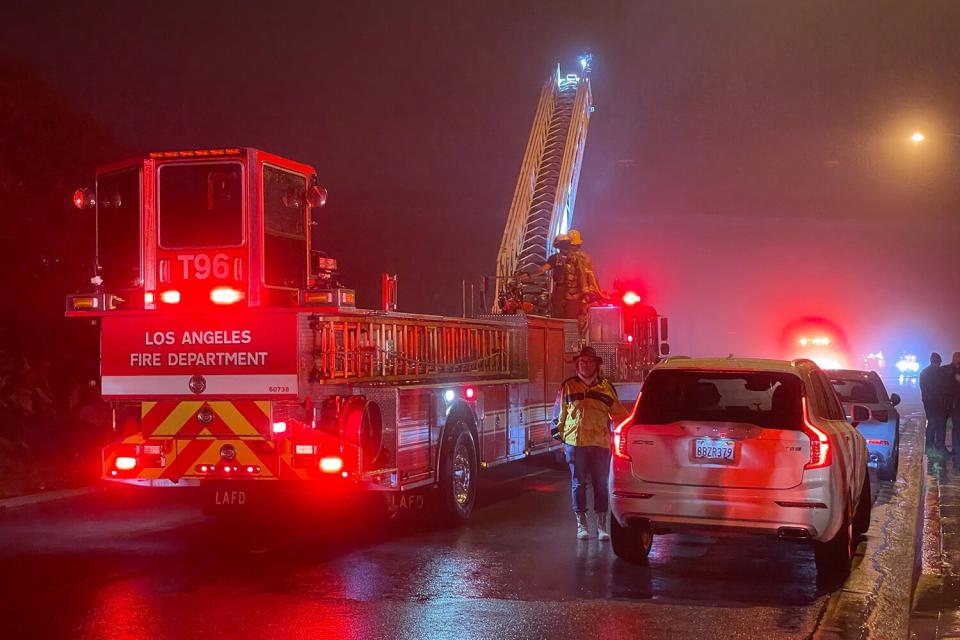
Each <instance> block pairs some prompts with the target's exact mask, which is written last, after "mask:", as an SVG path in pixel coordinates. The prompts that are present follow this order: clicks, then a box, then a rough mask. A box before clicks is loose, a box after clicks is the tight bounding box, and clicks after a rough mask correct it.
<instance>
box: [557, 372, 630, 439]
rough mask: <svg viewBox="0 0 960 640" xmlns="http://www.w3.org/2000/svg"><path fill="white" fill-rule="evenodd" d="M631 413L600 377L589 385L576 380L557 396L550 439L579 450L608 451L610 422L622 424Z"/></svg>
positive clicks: (615, 392) (572, 379) (561, 388)
mask: <svg viewBox="0 0 960 640" xmlns="http://www.w3.org/2000/svg"><path fill="white" fill-rule="evenodd" d="M628 413H629V412H628V411H627V409H626V407H624V406H623V404H621V402H620V399H619V398H618V397H617V390H616V389H614V387H613V385H612V384H610V381H609V380H607V379H606V378H603V377H598V378H597V379H596V381H595V382H594V383H593V384H592V385H587V384H586V383H584V382H583V381H582V380H580V378H579V377H577V376H573V377H572V378H567V379H566V380H564V381H563V384H562V385H560V390H559V391H558V392H557V401H556V402H555V403H554V406H553V416H554V420H553V424H554V426H553V430H552V431H551V435H552V436H553V437H554V438H558V439H559V440H561V441H562V442H564V443H566V444H569V445H573V446H576V447H605V448H609V447H610V421H611V420H614V421H617V422H619V421H620V420H623V419H624V418H626V417H627V414H628Z"/></svg>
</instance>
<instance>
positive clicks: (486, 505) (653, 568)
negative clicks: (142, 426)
mask: <svg viewBox="0 0 960 640" xmlns="http://www.w3.org/2000/svg"><path fill="white" fill-rule="evenodd" d="M497 476H498V477H496V478H488V481H487V482H485V485H487V484H489V485H490V486H484V487H483V488H484V491H483V496H484V498H483V502H482V504H481V505H480V506H479V507H478V510H477V511H476V512H475V515H474V518H473V519H472V520H471V522H470V524H469V525H468V526H466V527H463V528H459V529H449V528H442V527H439V526H435V525H431V524H429V523H428V522H426V521H427V520H429V519H430V518H429V516H428V515H426V514H424V515H422V516H416V515H414V516H413V517H411V518H409V519H408V520H407V521H406V522H401V523H391V522H388V521H385V520H371V519H369V518H362V517H360V516H357V515H347V516H344V515H340V516H336V517H334V518H332V520H333V522H332V524H331V523H330V522H326V523H325V522H324V519H323V518H320V517H316V518H308V517H299V518H297V519H296V520H295V521H289V522H285V523H280V522H276V523H259V524H256V523H233V524H227V525H219V524H215V523H211V522H209V521H207V520H206V519H204V518H203V517H202V516H200V515H199V513H198V510H197V508H196V504H195V502H194V500H195V496H192V495H189V496H188V495H182V494H181V495H176V496H169V495H168V496H167V497H165V498H164V499H163V500H161V501H156V500H151V501H150V502H149V503H148V502H147V501H146V500H142V499H141V498H139V497H137V496H136V495H134V496H129V495H125V496H119V497H118V496H109V495H94V496H89V497H85V498H80V499H75V500H73V501H69V502H63V503H57V504H52V505H48V506H45V507H38V508H34V509H29V510H23V511H17V512H12V513H9V514H7V515H6V516H4V517H3V518H2V519H0V566H2V567H3V568H4V571H3V574H4V575H5V579H4V581H3V585H4V586H3V593H2V596H0V600H2V604H0V637H4V638H21V637H23V638H26V637H39V636H48V637H71V638H73V637H77V638H201V637H203V638H219V637H254V636H256V637H265V638H269V637H282V638H448V637H449V638H458V639H464V638H481V637H482V638H485V639H488V640H492V639H497V638H583V637H596V636H598V635H601V633H602V635H604V636H605V637H625V636H627V635H630V636H637V635H639V634H643V637H647V638H674V637H687V638H707V637H723V638H738V637H764V638H797V637H805V636H807V635H809V634H810V633H811V631H812V630H813V628H814V626H815V624H816V621H817V619H818V617H819V615H820V613H821V610H822V608H823V606H824V604H825V595H826V594H825V591H824V590H823V589H821V588H819V587H818V586H817V581H816V572H815V570H814V567H813V557H812V552H811V551H810V549H809V548H807V547H805V546H802V545H799V544H796V543H786V542H784V543H779V542H776V541H769V542H768V541H760V540H752V539H751V540H746V541H744V540H739V541H737V540H732V539H726V540H724V539H718V538H712V537H692V536H687V537H680V536H665V537H662V538H659V539H658V540H657V541H656V543H655V547H654V551H653V554H652V558H651V560H650V563H649V566H646V567H643V566H633V565H629V564H625V563H623V562H621V561H619V560H618V559H616V558H615V556H614V555H613V553H612V551H611V550H610V545H609V543H600V542H598V541H597V540H596V539H595V538H594V539H591V540H589V541H578V540H576V539H575V537H574V524H573V518H572V516H571V514H570V510H569V497H568V494H567V491H566V487H567V480H566V476H565V475H564V473H563V471H562V470H560V469H558V468H555V467H551V466H550V465H548V464H547V462H546V461H531V462H529V463H526V464H523V465H518V466H515V467H514V468H512V469H510V470H509V472H507V470H506V469H504V470H501V471H499V472H498V473H497ZM601 630H602V631H601ZM611 634H612V635H611Z"/></svg>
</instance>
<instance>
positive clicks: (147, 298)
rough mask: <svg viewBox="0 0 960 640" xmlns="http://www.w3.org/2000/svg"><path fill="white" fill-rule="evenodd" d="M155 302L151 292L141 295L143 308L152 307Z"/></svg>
mask: <svg viewBox="0 0 960 640" xmlns="http://www.w3.org/2000/svg"><path fill="white" fill-rule="evenodd" d="M155 302H156V298H155V296H154V295H153V291H144V293H143V306H144V307H148V308H149V307H152V306H153V305H154V303H155Z"/></svg>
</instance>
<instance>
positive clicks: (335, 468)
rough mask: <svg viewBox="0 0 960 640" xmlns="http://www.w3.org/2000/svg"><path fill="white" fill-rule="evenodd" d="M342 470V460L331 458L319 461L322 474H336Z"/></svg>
mask: <svg viewBox="0 0 960 640" xmlns="http://www.w3.org/2000/svg"><path fill="white" fill-rule="evenodd" d="M342 469H343V459H341V458H338V457H334V456H331V457H329V458H321V459H320V470H321V471H323V472H324V473H338V472H339V471H341V470H342Z"/></svg>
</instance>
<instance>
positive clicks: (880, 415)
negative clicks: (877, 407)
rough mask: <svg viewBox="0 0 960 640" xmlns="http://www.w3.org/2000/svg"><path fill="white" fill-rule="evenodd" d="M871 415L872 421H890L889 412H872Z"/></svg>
mask: <svg viewBox="0 0 960 640" xmlns="http://www.w3.org/2000/svg"><path fill="white" fill-rule="evenodd" d="M871 415H872V416H873V419H874V420H876V421H877V422H886V421H887V420H889V419H890V412H889V411H872V412H871Z"/></svg>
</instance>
